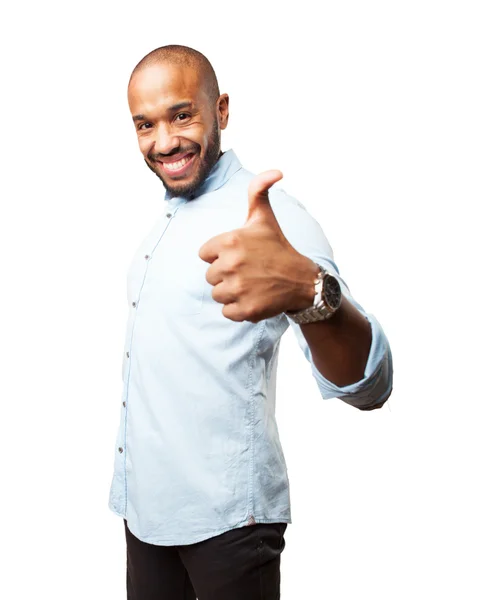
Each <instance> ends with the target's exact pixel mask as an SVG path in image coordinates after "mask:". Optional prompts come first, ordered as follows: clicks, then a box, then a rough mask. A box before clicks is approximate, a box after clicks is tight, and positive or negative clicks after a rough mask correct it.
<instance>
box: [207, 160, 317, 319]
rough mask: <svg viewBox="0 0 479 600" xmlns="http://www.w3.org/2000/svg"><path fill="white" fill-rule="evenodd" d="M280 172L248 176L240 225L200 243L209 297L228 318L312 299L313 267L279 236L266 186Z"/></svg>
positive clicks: (261, 315)
mask: <svg viewBox="0 0 479 600" xmlns="http://www.w3.org/2000/svg"><path fill="white" fill-rule="evenodd" d="M282 177H283V174H282V173H281V171H277V170H274V171H265V172H264V173H261V174H260V175H257V176H256V177H255V178H254V179H252V181H251V182H250V184H249V188H248V201H249V205H248V216H247V219H246V223H245V224H244V225H243V227H241V228H240V229H235V230H233V231H229V232H227V233H222V234H221V235H217V236H215V237H213V238H211V239H210V240H209V241H208V242H206V243H205V244H203V246H202V247H201V248H200V251H199V256H200V258H201V259H202V260H204V261H205V262H209V263H211V266H210V267H209V269H208V270H207V271H206V280H207V281H208V283H210V284H211V285H213V286H214V288H213V292H212V296H213V299H214V300H216V302H219V303H220V304H224V307H223V311H222V312H223V315H224V316H225V317H227V318H228V319H231V320H232V321H251V322H252V323H257V322H259V321H262V320H263V319H268V318H270V317H273V316H275V315H278V314H280V313H282V312H284V311H286V310H301V309H302V308H307V307H308V306H311V305H312V304H313V299H314V294H315V289H314V279H315V277H316V275H317V274H318V271H319V269H318V267H317V266H316V265H315V263H314V262H313V261H312V260H310V259H309V258H307V257H305V256H303V255H302V254H300V253H299V252H297V251H296V250H295V249H294V248H293V246H291V244H290V243H289V242H288V240H287V239H286V238H285V236H284V235H283V232H282V231H281V228H280V226H279V223H278V221H277V220H276V217H275V215H274V212H273V209H272V208H271V204H270V202H269V197H268V190H269V188H270V187H271V186H272V185H273V184H274V183H276V182H277V181H279V180H280V179H282Z"/></svg>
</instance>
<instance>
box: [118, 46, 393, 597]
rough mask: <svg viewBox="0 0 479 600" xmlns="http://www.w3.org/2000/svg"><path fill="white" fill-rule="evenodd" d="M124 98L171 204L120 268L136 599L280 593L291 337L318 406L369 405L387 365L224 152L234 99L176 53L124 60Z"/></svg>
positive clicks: (325, 266)
mask: <svg viewBox="0 0 479 600" xmlns="http://www.w3.org/2000/svg"><path fill="white" fill-rule="evenodd" d="M128 102H129V107H130V111H131V115H132V118H133V123H134V125H135V128H136V132H137V136H138V143H139V147H140V150H141V153H142V155H143V158H144V160H145V162H146V164H147V166H148V167H149V169H151V170H152V171H153V172H154V173H155V174H156V175H157V176H158V177H159V178H160V180H161V182H162V183H163V186H164V188H165V190H166V192H165V209H164V211H163V214H162V215H161V216H160V218H159V219H158V221H157V222H156V223H155V224H154V226H153V228H152V230H151V231H150V233H149V234H148V235H147V237H146V238H145V240H144V241H143V242H142V243H141V244H140V246H139V248H138V250H137V252H136V254H135V256H134V258H133V261H132V263H131V265H130V268H129V272H128V302H129V306H130V313H129V317H128V323H127V332H126V338H125V348H124V355H123V373H122V375H123V382H124V387H123V394H122V405H121V421H120V427H119V430H118V435H117V440H116V447H115V463H114V473H113V480H112V484H111V490H110V499H109V507H110V508H111V510H112V511H113V512H114V513H115V514H117V515H119V516H121V517H122V518H123V520H124V528H125V536H126V544H127V592H128V598H129V599H130V600H133V599H135V600H147V599H150V598H155V599H156V600H161V599H162V598H164V599H165V600H194V599H195V598H196V597H198V598H199V599H200V600H201V599H203V598H204V599H206V598H208V599H209V600H220V599H221V600H224V599H225V598H228V600H239V599H246V598H247V599H248V600H273V599H277V598H279V594H280V558H281V553H282V551H283V549H284V547H285V540H284V533H285V530H286V527H287V524H288V523H291V507H290V496H289V481H288V475H287V469H286V463H285V459H284V456H283V452H282V448H281V444H280V440H279V435H278V428H277V425H276V420H275V391H276V371H277V364H278V362H277V361H278V351H279V345H280V340H281V337H282V335H283V334H284V332H285V331H286V330H287V329H288V327H290V326H291V327H292V328H293V331H294V333H295V335H296V337H297V339H298V342H299V345H300V347H301V349H302V351H303V353H304V355H305V357H306V359H307V360H308V361H309V363H310V365H311V373H312V376H313V377H314V379H315V381H316V382H317V384H318V388H319V391H320V392H321V394H322V396H323V398H339V399H340V400H342V401H343V402H346V403H347V404H349V405H351V406H352V407H355V408H357V409H360V410H363V411H367V410H373V409H377V408H380V407H381V406H383V404H384V402H386V400H387V399H388V397H389V395H390V394H391V390H392V359H391V352H390V349H389V344H388V341H387V339H386V337H385V335H384V333H383V331H382V329H381V326H380V325H379V323H378V321H377V320H376V319H375V318H374V317H373V316H372V315H371V314H368V313H366V312H365V311H364V310H363V308H362V307H361V306H360V305H359V304H358V303H357V302H356V301H355V300H354V299H353V298H352V296H351V294H350V292H349V289H348V287H347V285H346V283H345V282H344V280H343V279H342V278H341V277H340V275H339V272H338V268H337V265H336V264H335V262H334V259H333V253H332V250H331V247H330V245H329V243H328V241H327V239H326V237H325V236H324V233H323V231H322V229H321V227H320V226H319V224H318V223H317V222H316V221H315V219H314V218H313V217H312V216H311V215H310V214H309V213H308V212H307V211H306V209H305V208H304V206H303V205H302V204H301V203H300V202H298V201H297V200H295V199H294V198H293V197H291V196H289V195H288V194H286V192H284V191H283V190H282V189H280V188H278V187H276V186H274V184H275V183H276V182H278V181H279V180H280V179H281V177H282V174H281V172H280V171H277V170H272V171H266V172H264V173H261V174H260V175H254V174H253V173H250V172H249V171H247V170H246V169H244V168H243V167H242V165H241V163H240V161H239V159H238V157H237V156H236V155H235V153H234V152H233V150H228V151H226V152H222V151H221V142H220V132H221V130H222V129H225V127H226V126H227V124H228V117H229V98H228V95H227V94H220V93H219V88H218V83H217V80H216V76H215V73H214V70H213V68H212V66H211V64H210V63H209V61H208V60H207V59H206V58H205V57H204V56H203V55H202V54H201V53H199V52H197V51H196V50H193V49H191V48H187V47H184V46H164V47H161V48H158V49H156V50H153V51H152V52H150V53H149V54H148V55H147V56H145V57H144V58H143V59H142V60H141V61H140V63H138V65H137V66H136V67H135V69H134V71H133V73H132V75H131V78H130V81H129V85H128Z"/></svg>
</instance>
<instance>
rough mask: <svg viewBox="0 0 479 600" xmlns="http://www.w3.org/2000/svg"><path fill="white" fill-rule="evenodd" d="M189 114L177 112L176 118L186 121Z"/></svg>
mask: <svg viewBox="0 0 479 600" xmlns="http://www.w3.org/2000/svg"><path fill="white" fill-rule="evenodd" d="M189 116H190V115H189V114H188V113H179V114H177V115H176V119H178V120H180V121H186V119H188V118H189ZM180 117H181V118H180Z"/></svg>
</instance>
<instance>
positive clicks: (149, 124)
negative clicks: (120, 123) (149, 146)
mask: <svg viewBox="0 0 479 600" xmlns="http://www.w3.org/2000/svg"><path fill="white" fill-rule="evenodd" d="M147 126H148V127H147ZM150 127H151V123H142V124H141V125H140V126H139V127H138V129H142V128H147V129H150Z"/></svg>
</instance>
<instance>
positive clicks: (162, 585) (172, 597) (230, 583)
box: [124, 520, 287, 600]
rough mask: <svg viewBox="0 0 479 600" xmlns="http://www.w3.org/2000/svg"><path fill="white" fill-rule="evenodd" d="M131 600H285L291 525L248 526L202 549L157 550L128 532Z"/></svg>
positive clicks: (198, 545)
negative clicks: (283, 570) (284, 564)
mask: <svg viewBox="0 0 479 600" xmlns="http://www.w3.org/2000/svg"><path fill="white" fill-rule="evenodd" d="M124 524H125V535H126V547H127V569H126V588H127V598H128V600H197V598H198V600H279V598H280V560H281V552H282V551H283V549H284V547H285V544H286V542H285V540H284V537H283V534H284V532H285V531H286V527H287V523H268V524H261V523H257V524H255V525H247V526H245V527H240V528H237V529H232V530H231V531H227V532H225V533H222V534H220V535H217V536H215V537H212V538H210V539H208V540H204V541H202V542H197V543H196V544H188V545H184V546H157V545H154V544H148V543H146V542H142V541H141V540H139V539H138V538H137V537H135V536H134V535H133V534H132V533H131V531H130V530H129V529H128V525H127V522H126V520H124Z"/></svg>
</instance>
